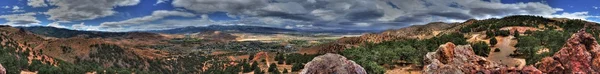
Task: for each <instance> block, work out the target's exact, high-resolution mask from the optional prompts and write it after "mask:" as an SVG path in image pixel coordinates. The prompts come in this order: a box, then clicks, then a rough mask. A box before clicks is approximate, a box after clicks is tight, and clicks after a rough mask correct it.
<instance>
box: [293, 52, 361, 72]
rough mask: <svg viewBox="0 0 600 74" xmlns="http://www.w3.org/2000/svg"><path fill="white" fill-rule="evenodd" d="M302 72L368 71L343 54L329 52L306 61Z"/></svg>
mask: <svg viewBox="0 0 600 74" xmlns="http://www.w3.org/2000/svg"><path fill="white" fill-rule="evenodd" d="M300 74H367V72H366V71H365V69H364V68H362V67H361V66H360V65H358V64H356V63H354V61H351V60H347V59H346V57H344V56H342V55H338V54H331V53H327V54H325V55H321V56H317V57H315V58H314V59H313V60H312V61H310V62H308V63H306V65H305V66H304V69H303V70H302V72H300Z"/></svg>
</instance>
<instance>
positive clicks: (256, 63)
mask: <svg viewBox="0 0 600 74" xmlns="http://www.w3.org/2000/svg"><path fill="white" fill-rule="evenodd" d="M250 69H251V70H256V69H260V68H259V67H258V62H256V61H254V62H253V63H252V67H251V68H250Z"/></svg>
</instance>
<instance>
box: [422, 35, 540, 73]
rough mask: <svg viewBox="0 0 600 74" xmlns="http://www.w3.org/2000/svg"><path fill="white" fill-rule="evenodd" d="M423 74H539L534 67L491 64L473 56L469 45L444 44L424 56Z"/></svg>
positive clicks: (482, 58)
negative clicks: (518, 67)
mask: <svg viewBox="0 0 600 74" xmlns="http://www.w3.org/2000/svg"><path fill="white" fill-rule="evenodd" d="M425 64H426V65H425V66H424V68H423V72H424V73H425V74H476V73H483V74H507V73H510V74H512V73H526V74H541V73H542V72H541V71H539V70H537V69H536V68H535V67H532V66H528V67H524V68H523V69H516V68H514V67H507V66H505V65H500V64H499V63H497V62H492V61H489V60H487V59H485V58H484V57H481V56H478V55H475V53H474V52H473V48H471V46H470V45H458V46H456V45H454V43H450V42H448V43H446V44H443V45H440V47H439V48H438V50H437V51H436V52H429V53H427V55H425Z"/></svg>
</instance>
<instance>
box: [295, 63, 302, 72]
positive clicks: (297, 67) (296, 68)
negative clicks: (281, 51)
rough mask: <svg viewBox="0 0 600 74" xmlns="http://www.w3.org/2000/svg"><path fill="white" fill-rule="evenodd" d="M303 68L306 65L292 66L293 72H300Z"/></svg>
mask: <svg viewBox="0 0 600 74" xmlns="http://www.w3.org/2000/svg"><path fill="white" fill-rule="evenodd" d="M302 68H304V64H301V63H294V65H292V72H296V71H300V70H301V69H302Z"/></svg>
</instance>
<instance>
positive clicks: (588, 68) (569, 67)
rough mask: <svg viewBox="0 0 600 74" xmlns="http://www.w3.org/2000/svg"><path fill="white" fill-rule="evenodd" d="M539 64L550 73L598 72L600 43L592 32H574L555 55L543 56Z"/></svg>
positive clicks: (584, 73)
mask: <svg viewBox="0 0 600 74" xmlns="http://www.w3.org/2000/svg"><path fill="white" fill-rule="evenodd" d="M537 65H538V68H539V69H540V70H541V71H542V72H544V73H550V74H563V73H568V74H574V73H577V74H598V73H600V45H598V43H597V42H596V39H595V38H594V36H592V34H589V33H586V32H585V31H583V30H581V31H579V32H578V33H575V34H573V36H572V37H571V38H569V39H568V40H567V43H565V45H564V46H563V48H561V49H560V50H559V51H558V52H556V53H555V54H554V56H552V57H546V58H543V59H542V61H541V62H540V63H538V64H537Z"/></svg>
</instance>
